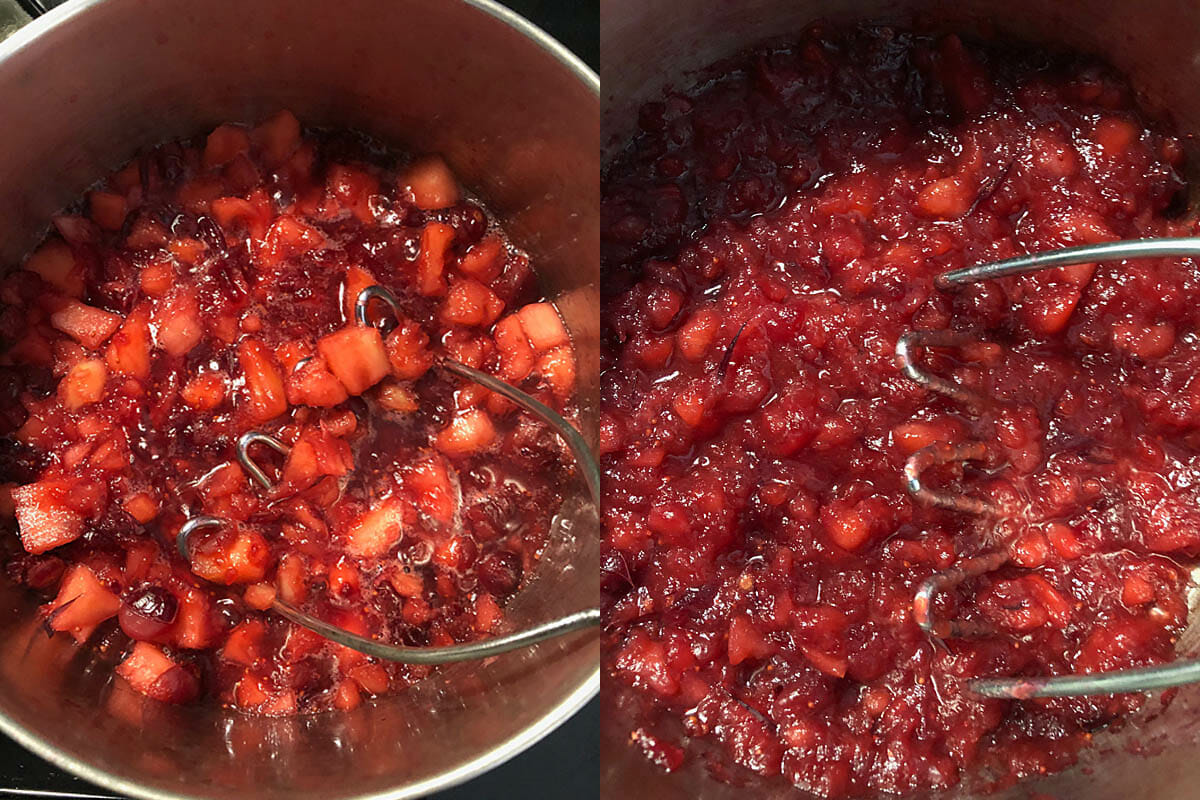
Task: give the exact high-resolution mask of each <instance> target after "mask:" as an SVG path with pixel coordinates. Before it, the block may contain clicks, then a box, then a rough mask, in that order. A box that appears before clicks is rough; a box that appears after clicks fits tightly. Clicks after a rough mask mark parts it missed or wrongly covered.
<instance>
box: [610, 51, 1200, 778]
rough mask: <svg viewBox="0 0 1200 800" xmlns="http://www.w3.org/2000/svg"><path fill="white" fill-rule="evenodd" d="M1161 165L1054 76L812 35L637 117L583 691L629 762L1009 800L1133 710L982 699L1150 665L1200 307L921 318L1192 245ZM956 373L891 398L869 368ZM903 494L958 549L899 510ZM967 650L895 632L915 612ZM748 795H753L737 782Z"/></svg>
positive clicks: (1141, 286)
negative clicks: (941, 578)
mask: <svg viewBox="0 0 1200 800" xmlns="http://www.w3.org/2000/svg"><path fill="white" fill-rule="evenodd" d="M1182 160H1183V154H1182V149H1181V146H1180V142H1179V140H1178V139H1176V138H1174V137H1172V136H1170V135H1166V134H1164V133H1162V132H1161V131H1160V129H1159V128H1157V127H1154V126H1150V125H1148V124H1147V122H1146V121H1145V120H1144V119H1143V118H1142V116H1141V115H1140V114H1139V112H1138V110H1137V108H1136V106H1135V105H1134V102H1133V98H1132V94H1131V91H1130V89H1129V88H1128V86H1127V85H1126V84H1125V83H1123V82H1122V81H1121V80H1120V79H1117V78H1114V77H1113V76H1112V75H1111V74H1110V73H1109V72H1108V71H1107V70H1106V69H1104V68H1102V67H1100V66H1097V65H1096V64H1094V63H1092V62H1090V61H1085V60H1082V59H1078V58H1074V57H1068V56H1062V57H1059V56H1056V55H1048V54H1046V53H1044V52H1032V51H1027V50H1022V49H1020V48H1015V47H1007V46H990V45H989V46H980V47H975V46H967V45H965V44H964V43H963V42H962V41H961V40H960V39H959V38H957V37H954V36H948V37H937V36H926V35H913V34H908V33H899V32H896V31H894V30H890V29H881V28H863V29H855V30H832V31H830V30H819V29H814V30H812V31H810V32H808V33H807V34H806V35H805V36H804V37H803V38H802V39H801V40H800V41H799V43H798V44H796V45H795V46H794V47H789V48H786V49H776V50H770V51H762V52H755V53H753V54H751V55H749V56H747V57H743V58H739V59H735V60H734V61H732V62H729V63H727V64H725V65H723V66H722V67H721V71H720V72H719V73H718V74H715V75H714V76H713V77H712V78H711V80H709V81H708V82H707V83H704V84H702V85H701V86H700V88H698V89H696V90H694V91H692V92H691V93H687V94H683V93H675V94H670V95H668V96H667V97H666V98H665V99H663V100H662V101H661V102H654V103H650V104H649V105H647V106H645V107H644V108H643V109H642V111H641V115H640V131H639V132H638V134H637V136H636V138H635V139H634V140H633V141H632V142H631V144H630V145H629V147H628V149H627V150H626V151H625V152H624V154H623V155H622V156H620V157H619V158H618V159H617V160H616V161H615V162H614V164H613V165H611V166H610V168H609V170H608V172H607V173H606V177H605V181H604V192H603V195H604V196H603V214H604V217H603V219H604V230H603V241H602V248H603V255H604V259H605V268H606V276H607V280H608V285H609V287H610V290H611V294H610V296H609V297H608V298H607V300H606V304H605V312H604V315H603V318H604V328H605V335H606V343H607V344H606V353H605V356H604V358H605V361H604V369H605V373H604V380H603V386H604V387H605V394H604V401H603V414H602V417H601V426H602V433H601V451H602V452H603V453H604V467H605V470H606V480H607V483H606V487H607V488H606V492H607V500H606V507H605V525H606V528H605V530H606V545H607V552H606V557H605V566H604V570H605V571H604V575H603V587H604V591H605V598H606V616H607V625H608V628H607V630H608V634H607V651H606V652H607V655H606V675H607V683H606V691H607V692H608V694H609V697H610V701H611V702H610V707H612V708H613V709H614V710H613V711H612V713H613V714H615V715H617V716H618V718H619V720H620V721H621V722H622V724H624V725H626V730H628V731H629V732H630V736H631V740H632V744H633V746H635V747H640V748H641V749H642V750H644V751H645V753H646V755H647V756H649V757H650V758H652V759H653V760H654V761H656V762H657V763H659V764H660V765H662V766H663V767H664V768H666V769H675V768H678V767H680V766H681V765H682V764H683V763H684V762H685V760H687V759H689V758H701V759H704V760H705V761H707V764H708V767H709V769H710V770H711V771H713V772H714V773H716V774H717V775H718V776H720V777H724V778H727V779H732V780H750V779H752V777H753V776H752V774H751V773H757V774H758V775H760V776H768V777H773V776H782V778H783V779H786V780H787V781H790V782H791V783H793V784H795V785H796V786H798V787H801V788H803V789H806V790H809V791H811V792H813V793H815V794H817V795H821V796H824V797H847V796H862V795H874V794H878V793H908V792H915V791H924V790H929V789H932V788H943V787H949V786H953V785H955V784H957V783H959V782H960V781H963V780H965V779H968V778H970V779H971V780H972V782H978V783H979V784H981V785H990V786H997V785H1004V784H1006V783H1008V782H1011V781H1013V780H1015V779H1017V778H1019V777H1023V776H1029V775H1038V774H1042V773H1046V772H1049V771H1053V770H1057V769H1060V768H1063V767H1064V766H1066V765H1068V764H1070V763H1071V762H1072V761H1073V760H1074V758H1075V757H1076V754H1077V753H1078V751H1079V749H1080V748H1081V747H1082V746H1084V745H1085V744H1086V743H1087V742H1088V741H1089V740H1090V738H1091V736H1092V733H1093V732H1094V731H1096V730H1097V729H1099V728H1101V727H1103V726H1106V725H1109V724H1111V723H1113V722H1114V721H1117V720H1119V719H1121V718H1122V717H1123V716H1126V715H1128V714H1130V713H1131V712H1132V711H1133V710H1134V709H1136V708H1137V707H1138V706H1139V704H1140V703H1141V702H1142V701H1144V699H1145V698H1143V697H1131V696H1119V697H1112V696H1107V697H1092V698H1079V699H1058V700H1039V701H1026V702H1009V701H1000V700H985V699H982V698H980V697H978V696H975V695H973V694H971V693H970V692H968V691H967V690H966V687H965V683H966V681H967V680H968V679H970V678H972V677H976V676H997V675H1030V676H1034V675H1045V674H1059V673H1071V672H1089V671H1099V670H1113V669H1119V668H1122V667H1128V666H1133V665H1148V664H1155V663H1161V662H1166V661H1170V660H1171V659H1173V658H1174V657H1175V654H1174V644H1175V641H1176V638H1177V636H1178V635H1179V634H1180V632H1181V631H1182V629H1183V627H1184V625H1185V621H1186V616H1187V604H1186V601H1185V592H1186V590H1187V585H1188V577H1187V570H1186V569H1185V566H1184V565H1186V564H1187V563H1188V562H1189V561H1190V560H1191V559H1193V558H1194V557H1196V556H1197V555H1200V504H1198V503H1200V380H1198V379H1197V375H1200V346H1198V343H1200V340H1198V339H1197V323H1198V316H1200V277H1198V273H1197V270H1196V265H1195V264H1194V263H1192V262H1191V261H1181V260H1171V259H1158V260H1150V261H1139V262H1136V263H1124V264H1099V265H1097V264H1089V265H1086V266H1083V267H1074V268H1070V269H1061V270H1057V271H1055V272H1052V273H1043V274H1038V275H1031V276H1025V277H1020V278H1010V279H1005V280H1003V281H998V282H989V283H983V284H977V285H972V286H967V287H964V288H961V289H956V290H951V291H940V290H938V289H936V288H935V287H934V283H933V279H934V277H935V276H936V275H938V274H939V273H942V272H944V271H946V270H949V269H953V268H957V267H963V266H967V265H971V264H974V263H978V262H981V261H988V260H994V259H1000V258H1004V257H1008V256H1012V255H1016V254H1021V253H1026V252H1030V251H1037V250H1042V249H1047V248H1054V247H1059V246H1063V245H1070V244H1079V243H1086V242H1098V241H1105V240H1109V239H1118V238H1134V237H1148V236H1164V235H1188V234H1194V233H1195V231H1196V227H1197V226H1196V224H1195V223H1194V222H1193V221H1192V220H1191V219H1187V218H1183V217H1182V216H1181V213H1182V211H1183V210H1184V205H1185V203H1184V194H1185V186H1184V184H1183V181H1182V178H1181V167H1182ZM910 329H918V330H942V329H950V330H952V331H958V332H961V333H962V334H964V338H965V339H966V340H967V344H966V345H964V346H961V347H957V348H955V349H930V350H929V351H927V352H926V353H924V354H923V355H922V356H921V358H922V364H923V365H924V367H925V368H926V369H928V370H930V371H932V372H934V373H936V374H939V375H942V376H944V377H948V378H952V379H954V380H957V381H958V382H960V383H961V384H963V385H965V386H968V387H972V388H974V389H976V390H977V391H978V392H979V394H981V395H983V396H984V397H985V398H987V401H986V402H984V403H983V404H982V405H981V407H979V408H965V407H963V406H962V405H961V404H959V403H956V402H955V401H952V400H949V399H947V398H946V397H943V396H942V395H938V394H933V393H930V392H928V391H926V390H924V389H922V388H921V387H920V386H918V385H917V384H916V383H914V382H912V381H910V380H909V379H907V378H905V377H904V376H903V375H902V374H901V373H900V371H899V369H898V368H897V366H896V363H895V357H894V353H895V347H896V343H897V339H898V338H899V337H900V335H901V334H902V333H903V332H904V331H906V330H910ZM969 442H981V443H983V444H984V445H985V446H986V453H987V455H986V458H984V459H982V460H980V461H975V462H966V463H963V462H958V463H951V464H946V465H943V466H941V467H936V468H933V469H931V470H929V471H927V472H926V473H925V475H924V477H925V478H926V480H927V481H928V482H929V483H930V484H931V485H932V486H933V487H934V488H936V489H939V490H946V491H950V492H952V493H955V494H958V495H968V496H971V497H975V498H978V499H982V500H987V501H988V502H989V503H991V504H992V506H993V509H992V511H991V512H990V513H986V514H983V515H972V514H964V513H959V512H955V511H951V510H943V509H939V508H932V507H929V506H926V505H922V504H921V503H919V502H918V501H916V500H915V499H914V498H913V497H911V496H910V495H909V494H908V493H907V492H906V490H905V487H904V484H903V481H902V477H901V471H902V468H903V466H904V463H905V461H906V459H907V458H908V457H909V456H910V455H911V454H913V453H916V452H918V451H920V450H921V449H923V448H926V447H929V446H932V445H936V444H938V443H969ZM995 551H1000V552H1003V553H1006V554H1008V556H1009V558H1008V561H1007V563H1005V564H1004V565H1003V566H1001V567H1000V568H998V569H996V570H994V571H991V572H989V573H988V574H986V575H982V576H979V577H977V578H974V579H971V580H968V581H966V582H965V583H963V584H962V585H960V586H959V587H957V588H956V589H954V590H952V591H949V592H947V593H946V594H944V595H943V596H942V597H941V599H940V600H939V601H938V603H937V605H936V609H935V610H936V612H937V613H938V614H939V615H940V616H941V617H943V618H946V619H951V620H962V621H968V622H972V623H976V624H975V625H973V626H971V627H975V628H977V631H976V633H977V634H978V635H977V636H974V637H972V638H956V639H948V640H946V641H945V642H939V641H937V640H935V639H934V638H933V637H931V636H929V635H927V634H925V633H923V632H922V631H921V630H920V629H919V628H918V626H917V625H916V623H915V622H914V619H913V614H912V601H913V596H914V593H915V591H916V589H917V587H918V586H919V584H920V583H921V582H922V581H923V580H925V579H926V578H928V577H929V576H930V575H932V574H933V573H934V572H935V571H938V570H942V569H946V568H947V567H950V566H951V565H953V564H955V563H956V562H958V561H959V560H960V559H963V558H967V557H970V556H976V555H982V554H986V553H992V552H995ZM755 780H757V779H755Z"/></svg>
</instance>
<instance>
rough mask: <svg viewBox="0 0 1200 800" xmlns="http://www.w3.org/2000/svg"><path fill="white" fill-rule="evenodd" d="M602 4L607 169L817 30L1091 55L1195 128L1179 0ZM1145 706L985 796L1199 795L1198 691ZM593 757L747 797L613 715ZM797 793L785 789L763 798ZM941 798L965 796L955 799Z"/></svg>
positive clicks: (1194, 63) (659, 794) (1199, 623)
mask: <svg viewBox="0 0 1200 800" xmlns="http://www.w3.org/2000/svg"><path fill="white" fill-rule="evenodd" d="M601 6H602V8H601V47H602V52H603V54H604V59H603V65H602V69H601V85H602V87H603V88H602V91H603V96H604V101H603V112H602V118H601V136H602V143H603V148H604V151H605V153H604V158H605V159H607V158H610V157H612V156H613V155H615V154H616V153H618V152H619V151H620V150H621V149H622V147H623V143H624V142H625V141H626V139H627V137H628V136H629V135H631V133H632V132H633V131H634V130H635V121H636V113H637V109H638V107H639V106H640V105H641V104H642V103H643V102H645V101H647V100H651V99H655V98H657V97H659V96H661V93H662V91H663V90H664V88H676V89H686V88H687V87H688V86H690V85H691V84H692V83H694V81H695V80H696V77H697V71H700V70H703V69H704V68H706V67H707V66H708V65H710V64H712V63H714V62H716V61H718V60H720V59H721V58H724V57H727V56H729V55H731V54H734V53H737V52H739V51H742V50H745V49H747V48H750V47H752V46H755V45H759V44H763V43H770V42H776V41H786V40H787V39H788V37H789V32H799V31H801V30H803V29H804V28H805V27H807V26H808V25H809V24H811V23H813V22H815V21H824V22H829V23H853V22H856V21H879V22H885V23H893V24H899V25H912V24H913V23H914V22H918V23H921V24H932V25H934V26H935V27H936V28H937V29H943V30H947V31H956V32H960V33H983V34H991V33H994V34H1000V35H1006V36H1013V37H1017V38H1020V39H1023V40H1026V41H1029V42H1033V43H1039V44H1046V45H1047V46H1052V47H1055V48H1063V47H1066V48H1070V49H1074V50H1078V51H1082V52H1086V53H1093V54H1096V55H1099V56H1102V57H1104V58H1106V59H1107V60H1108V61H1109V62H1110V63H1112V64H1113V65H1114V66H1115V67H1117V68H1118V69H1120V70H1121V71H1123V72H1124V73H1126V74H1127V75H1129V76H1130V77H1131V79H1132V80H1133V83H1134V85H1135V87H1136V88H1137V89H1138V90H1139V92H1140V93H1141V95H1142V103H1143V106H1144V107H1145V108H1146V109H1147V110H1149V111H1151V112H1152V113H1155V114H1160V113H1166V114H1168V115H1169V118H1171V119H1173V121H1174V123H1175V124H1176V126H1177V127H1178V129H1179V130H1180V131H1181V132H1184V133H1192V134H1194V133H1196V132H1200V92H1197V91H1196V89H1195V87H1196V86H1198V85H1200V4H1196V3H1191V2H1186V0H1147V1H1146V2H1143V3H1140V4H1138V6H1137V8H1136V10H1135V9H1132V8H1131V7H1130V6H1129V5H1128V4H1127V3H1126V2H1124V0H1056V2H1052V3H1047V2H1044V1H1043V0H960V1H959V2H944V1H943V0H929V1H928V2H925V1H923V0H899V1H897V0H671V2H645V1H644V0H604V2H602V4H601ZM1192 138H1193V137H1191V136H1189V137H1186V140H1187V141H1189V142H1190V141H1191V140H1192ZM1197 156H1200V154H1193V161H1196V160H1197ZM1193 166H1194V165H1193ZM1194 194H1195V193H1194ZM1195 199H1196V198H1195V197H1193V201H1195ZM1193 205H1195V202H1193ZM1198 616H1200V615H1197V613H1196V611H1195V605H1194V604H1193V612H1192V615H1191V619H1192V624H1191V627H1190V628H1189V630H1188V632H1187V634H1186V635H1185V636H1184V638H1183V640H1182V642H1181V649H1183V650H1185V651H1186V652H1200V649H1198V648H1196V647H1195V646H1194V643H1195V642H1196V641H1197V639H1200V619H1198ZM601 691H602V694H604V693H606V691H607V690H606V688H602V690H601ZM1148 706H1150V707H1149V708H1147V709H1146V713H1145V714H1144V715H1143V717H1142V718H1141V719H1139V720H1136V721H1134V722H1132V723H1131V724H1129V725H1126V726H1124V727H1123V728H1121V729H1120V730H1117V731H1113V732H1107V733H1102V734H1098V735H1097V738H1096V745H1095V746H1094V747H1093V748H1091V749H1090V750H1089V751H1086V753H1085V755H1084V757H1083V760H1082V762H1081V763H1080V764H1079V765H1078V766H1077V767H1076V768H1074V769H1072V770H1070V771H1068V772H1066V773H1062V774H1059V775H1056V776H1052V777H1050V778H1048V779H1043V780H1040V781H1036V782H1032V783H1028V784H1022V785H1021V786H1019V787H1016V788H1014V789H1012V790H1011V791H1009V792H1007V793H1001V794H998V795H987V796H988V797H992V798H997V800H1007V799H1008V798H1012V799H1013V800H1015V798H1026V797H1029V796H1030V793H1031V792H1034V791H1041V792H1045V793H1047V794H1049V795H1050V796H1053V797H1055V798H1058V799H1059V800H1075V799H1078V800H1084V799H1085V798H1086V800H1125V798H1130V797H1138V798H1141V797H1162V798H1168V797H1169V798H1177V797H1191V796H1193V795H1194V794H1196V792H1197V791H1200V790H1198V789H1196V788H1194V787H1197V786H1200V761H1198V760H1197V759H1195V758H1194V756H1193V752H1194V748H1195V747H1196V744H1197V742H1198V741H1200V687H1195V686H1193V687H1186V688H1184V689H1182V690H1180V692H1179V693H1178V695H1177V696H1176V697H1175V699H1174V700H1173V702H1172V703H1171V704H1170V705H1169V707H1167V708H1166V709H1165V710H1163V709H1161V708H1160V707H1159V704H1158V703H1157V701H1155V700H1152V701H1151V702H1150V703H1148ZM606 707H611V704H606ZM1131 749H1132V750H1137V751H1140V754H1138V755H1134V754H1132V752H1131ZM602 750H603V753H604V756H603V758H602V764H603V765H604V774H603V776H602V781H603V784H604V786H605V788H606V790H607V791H608V793H609V795H610V796H613V797H622V796H646V797H650V796H653V797H656V798H661V799H662V800H676V798H678V800H684V799H685V798H693V797H698V796H702V797H704V798H705V800H725V799H726V798H729V800H734V798H738V797H741V796H742V795H743V794H744V790H739V789H736V788H734V787H730V786H726V785H722V784H718V783H715V782H714V781H712V780H711V779H709V778H708V777H707V775H706V774H705V772H704V769H703V767H702V766H700V765H699V764H698V763H697V762H699V761H700V759H695V758H693V759H691V760H690V762H689V765H688V766H687V767H685V768H684V771H682V772H680V773H676V774H674V775H670V776H667V775H664V774H662V773H661V772H660V771H658V770H657V769H656V768H654V767H652V766H651V765H650V764H649V763H648V762H647V761H646V760H645V759H644V758H642V757H641V755H640V754H639V753H638V752H636V751H635V748H633V747H631V746H630V742H629V730H628V728H627V727H626V726H625V725H624V724H623V723H622V720H620V719H617V718H614V717H613V716H611V715H610V716H606V718H605V720H604V729H603V731H602ZM635 788H636V790H637V791H634V789H635ZM797 795H798V793H797V791H796V790H794V789H791V788H785V787H776V788H775V789H774V790H772V791H769V792H766V793H765V796H768V797H774V796H778V797H784V796H786V797H790V798H795V797H797ZM952 796H953V797H955V798H957V799H958V800H963V798H964V797H967V796H968V795H964V794H963V792H961V791H956V792H954V793H953V795H952Z"/></svg>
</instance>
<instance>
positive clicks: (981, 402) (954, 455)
mask: <svg viewBox="0 0 1200 800" xmlns="http://www.w3.org/2000/svg"><path fill="white" fill-rule="evenodd" d="M1162 257H1200V237H1194V236H1192V237H1180V238H1159V239H1139V240H1128V241H1118V242H1103V243H1100V244H1090V245H1081V246H1078V247H1065V248H1062V249H1059V250H1047V251H1043V252H1039V253H1032V254H1029V255H1024V256H1018V257H1016V258H1010V259H1006V260H1003V261H994V262H990V263H984V264H977V265H975V266H972V267H967V268H964V269H957V270H952V271H950V272H946V273H943V274H942V275H939V276H938V277H937V278H936V279H935V281H934V282H935V284H936V285H937V287H938V288H940V289H951V288H954V287H958V286H962V285H964V284H968V283H976V282H979V281H985V280H992V279H995V278H1004V277H1009V276H1013V275H1024V274H1028V273H1032V272H1039V271H1041V270H1046V269H1052V268H1055V267H1067V266H1073V265H1077V264H1089V263H1093V262H1098V261H1119V260H1129V259H1140V258H1162ZM967 342H968V340H967V339H966V337H964V335H963V334H961V333H957V332H953V331H910V332H907V333H905V334H904V335H902V336H901V337H900V339H899V340H898V341H897V343H896V359H897V362H898V364H899V365H900V367H901V370H902V372H903V373H904V374H905V376H907V377H908V378H910V379H912V380H913V381H915V382H917V383H919V384H920V385H921V386H924V387H925V388H927V389H929V390H931V391H935V392H938V393H940V394H943V395H945V396H947V397H949V398H951V399H953V400H956V401H958V402H959V403H961V404H962V405H963V406H965V407H966V408H967V409H968V410H970V411H972V412H974V413H978V412H979V410H980V409H982V408H984V406H985V405H986V400H985V399H984V398H983V397H981V396H980V395H979V394H978V393H977V392H975V391H974V390H972V389H969V388H967V387H965V386H962V385H961V384H959V383H957V382H955V381H952V380H947V379H945V378H941V377H939V376H936V375H934V374H932V373H929V372H927V371H925V370H924V369H923V368H922V367H921V366H920V363H919V360H918V355H917V354H918V351H919V350H921V349H922V348H925V347H959V346H962V345H963V344H966V343H967ZM986 452H987V446H986V445H984V444H983V443H981V442H971V443H966V444H961V445H937V444H935V445H931V446H930V447H929V448H926V449H925V450H921V451H918V452H917V453H914V454H913V455H912V456H910V457H909V459H908V461H907V462H906V463H905V467H904V476H905V483H906V486H907V488H908V490H909V492H910V493H911V494H912V495H913V496H914V497H915V498H916V499H917V500H919V501H921V502H923V503H926V504H929V505H934V506H938V507H941V508H949V509H952V510H956V511H962V512H965V513H972V514H991V515H996V514H998V513H999V511H1000V510H999V509H997V508H996V507H995V506H994V505H992V504H989V503H986V502H985V501H981V500H978V499H976V498H971V497H967V496H963V495H955V494H953V493H950V492H937V491H934V490H932V489H930V488H929V487H928V486H926V485H925V484H924V483H923V482H922V479H921V473H922V471H923V470H925V469H927V468H928V467H930V466H933V465H935V464H945V463H950V462H954V461H970V460H976V461H977V460H981V459H983V458H984V457H985V456H986ZM1006 563H1008V554H1007V553H1005V552H1003V551H994V552H991V553H986V554H983V555H980V556H975V557H972V558H965V559H962V560H961V561H959V563H957V564H955V565H954V566H952V567H950V568H949V569H945V570H942V571H940V572H936V573H934V574H933V575H932V576H930V577H929V578H928V579H926V580H925V581H923V582H922V583H921V584H920V586H919V587H918V589H917V592H916V595H915V596H914V597H913V617H914V619H915V620H916V622H917V624H918V625H920V627H921V628H922V630H924V631H926V632H927V633H929V634H931V635H933V636H936V637H938V638H939V639H946V638H963V637H970V636H979V635H984V634H986V633H988V632H990V629H988V628H987V627H985V626H982V625H980V624H978V623H973V622H970V621H966V620H957V621H955V620H944V619H941V618H940V617H939V616H938V615H937V614H936V612H935V610H934V604H935V602H936V600H937V597H938V595H940V594H941V593H942V592H945V591H949V590H951V589H953V588H955V587H956V586H958V585H959V584H961V583H963V582H964V581H966V580H968V579H970V578H973V577H978V576H980V575H984V574H986V573H988V572H992V571H994V570H996V569H999V568H1000V567H1002V566H1004V564H1006ZM1189 683H1200V659H1187V660H1182V661H1176V662H1172V663H1170V664H1163V665H1160V666H1154V667H1140V668H1134V669H1125V670H1116V671H1113V672H1098V673H1090V674H1086V675H1052V676H1039V677H1017V678H977V679H975V680H972V681H970V682H968V684H967V687H968V689H970V690H971V691H972V692H974V693H976V694H978V695H981V696H983V697H993V698H1003V699H1011V700H1025V699H1029V698H1035V697H1075V696H1082V695H1097V694H1120V693H1126V692H1144V691H1150V690H1155V689H1167V688H1170V687H1174V686H1182V685H1184V684H1189Z"/></svg>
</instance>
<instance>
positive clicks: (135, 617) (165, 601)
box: [117, 586, 179, 641]
mask: <svg viewBox="0 0 1200 800" xmlns="http://www.w3.org/2000/svg"><path fill="white" fill-rule="evenodd" d="M178 614H179V601H178V600H177V599H176V598H175V595H174V594H172V593H171V592H170V591H168V590H167V589H164V588H163V587H161V586H146V587H144V588H142V589H139V590H138V591H137V592H136V593H135V594H133V595H131V596H130V597H128V598H127V599H126V600H125V602H124V603H122V604H121V611H120V613H119V614H118V616H117V621H118V622H119V623H120V624H121V630H123V631H125V633H126V634H128V635H129V636H130V637H131V638H134V639H141V640H144V641H145V640H151V639H155V638H157V637H159V636H162V635H163V634H164V633H166V632H167V630H168V629H169V628H170V627H171V625H173V624H174V623H175V617H176V616H177V615H178Z"/></svg>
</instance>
